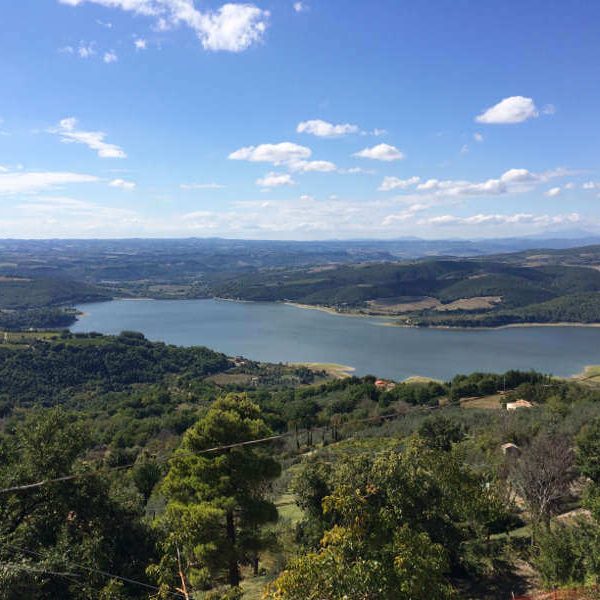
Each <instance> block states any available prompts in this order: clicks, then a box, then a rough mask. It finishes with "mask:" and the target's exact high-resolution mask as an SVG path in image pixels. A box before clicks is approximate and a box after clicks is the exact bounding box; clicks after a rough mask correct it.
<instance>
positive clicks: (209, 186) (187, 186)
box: [179, 183, 225, 190]
mask: <svg viewBox="0 0 600 600" xmlns="http://www.w3.org/2000/svg"><path fill="white" fill-rule="evenodd" d="M179 187H180V189H182V190H222V189H223V188H224V187H225V186H224V185H221V184H219V183H182V184H181V185H180V186H179Z"/></svg>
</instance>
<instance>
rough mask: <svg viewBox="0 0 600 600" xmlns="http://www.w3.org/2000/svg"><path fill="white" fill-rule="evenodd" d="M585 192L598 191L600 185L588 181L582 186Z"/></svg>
mask: <svg viewBox="0 0 600 600" xmlns="http://www.w3.org/2000/svg"><path fill="white" fill-rule="evenodd" d="M581 187H582V188H583V189H584V190H597V189H599V188H600V183H596V182H595V181H586V182H585V183H583V184H582V185H581Z"/></svg>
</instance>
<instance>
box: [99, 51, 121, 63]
mask: <svg viewBox="0 0 600 600" xmlns="http://www.w3.org/2000/svg"><path fill="white" fill-rule="evenodd" d="M102 60H103V61H104V62H105V63H106V64H107V65H109V64H110V63H114V62H117V61H118V60H119V57H118V56H117V54H116V52H114V51H113V50H109V51H108V52H105V53H104V56H103V58H102Z"/></svg>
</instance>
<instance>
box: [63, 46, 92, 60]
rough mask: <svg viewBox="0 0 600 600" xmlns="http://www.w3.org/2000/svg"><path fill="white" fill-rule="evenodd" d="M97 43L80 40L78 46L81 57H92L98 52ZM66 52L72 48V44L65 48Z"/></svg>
mask: <svg viewBox="0 0 600 600" xmlns="http://www.w3.org/2000/svg"><path fill="white" fill-rule="evenodd" d="M95 45H96V43H95V42H90V43H86V42H80V43H79V47H78V48H77V54H79V58H90V57H92V56H94V55H95V54H96V48H95ZM64 50H65V51H66V52H68V51H69V50H71V47H70V46H67V47H66V48H64Z"/></svg>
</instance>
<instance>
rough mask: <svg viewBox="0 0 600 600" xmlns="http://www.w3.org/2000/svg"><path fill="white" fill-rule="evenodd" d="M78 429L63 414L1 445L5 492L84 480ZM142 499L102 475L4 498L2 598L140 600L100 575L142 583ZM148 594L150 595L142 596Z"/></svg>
mask: <svg viewBox="0 0 600 600" xmlns="http://www.w3.org/2000/svg"><path fill="white" fill-rule="evenodd" d="M87 445H88V438H87V434H86V431H85V430H84V429H83V427H82V426H81V424H80V423H79V422H78V421H77V420H75V419H74V418H73V417H71V416H69V415H68V414H67V413H65V412H64V411H62V410H61V409H53V410H49V411H46V412H41V413H37V414H34V415H32V416H30V417H29V418H28V419H26V420H25V421H24V422H23V423H22V424H21V425H19V426H18V428H17V430H16V432H15V434H14V435H10V436H7V438H6V439H5V441H4V443H3V444H1V446H2V450H0V454H1V455H2V459H3V460H2V462H1V463H0V464H1V466H0V487H3V488H4V487H11V486H15V485H18V484H24V483H35V482H38V481H41V480H46V479H55V478H59V477H64V476H68V475H72V474H83V475H85V474H86V469H87V468H88V467H86V465H85V463H83V462H81V461H80V460H79V459H80V457H81V456H82V455H83V453H84V451H85V450H86V448H87ZM141 517H142V505H141V502H140V499H139V496H137V495H136V494H132V493H131V490H129V489H127V488H123V487H120V486H119V485H111V482H110V481H109V480H108V479H107V478H106V477H103V476H101V475H100V474H94V476H89V474H88V476H82V477H78V478H76V479H72V480H67V481H60V482H56V483H49V484H47V485H43V486H40V487H36V488H31V489H26V490H22V491H15V492H14V493H4V494H0V563H2V565H3V568H2V569H1V570H0V598H1V599H2V600H17V599H19V600H23V599H25V600H29V599H31V600H33V599H36V600H37V599H42V600H46V599H47V600H50V599H53V598H64V599H66V600H68V599H76V598H82V597H86V598H87V597H92V595H94V596H95V595H96V594H97V593H98V591H99V590H100V595H102V594H103V597H106V598H109V597H117V596H115V595H114V594H113V595H112V596H110V595H108V594H109V593H112V592H111V591H110V590H114V589H115V586H116V585H119V586H120V589H121V591H120V592H119V596H118V597H119V598H139V597H142V596H140V589H143V588H139V587H136V586H131V585H129V584H124V583H123V582H121V583H123V585H121V584H117V583H116V581H114V580H111V579H110V578H107V577H106V576H105V575H103V574H101V573H99V572H98V571H105V572H110V573H115V574H117V575H120V576H124V577H129V578H132V579H136V580H138V581H141V582H142V583H143V582H144V581H145V575H144V566H145V564H146V562H147V561H148V560H150V559H151V556H152V546H153V544H152V538H151V536H150V532H149V531H148V530H147V529H146V528H145V526H144V525H143V522H142V521H141ZM145 591H146V592H147V590H145Z"/></svg>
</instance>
